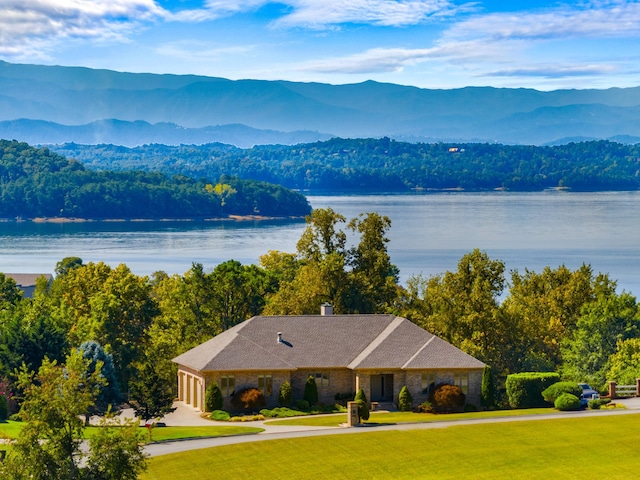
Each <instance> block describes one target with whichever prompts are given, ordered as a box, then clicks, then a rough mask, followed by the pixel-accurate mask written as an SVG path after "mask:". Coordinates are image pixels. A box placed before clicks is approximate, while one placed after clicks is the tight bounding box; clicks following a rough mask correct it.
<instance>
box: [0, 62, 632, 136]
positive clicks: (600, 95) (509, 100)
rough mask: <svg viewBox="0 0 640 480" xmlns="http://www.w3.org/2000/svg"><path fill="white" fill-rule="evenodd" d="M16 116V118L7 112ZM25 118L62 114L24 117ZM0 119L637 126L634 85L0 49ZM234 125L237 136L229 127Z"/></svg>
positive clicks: (225, 128) (207, 127) (570, 131)
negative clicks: (390, 75)
mask: <svg viewBox="0 0 640 480" xmlns="http://www.w3.org/2000/svg"><path fill="white" fill-rule="evenodd" d="M19 119H23V120H21V122H22V123H21V124H20V125H18V124H16V123H13V124H7V123H6V122H15V121H17V120H19ZM25 119H29V120H40V121H44V122H52V123H56V124H59V126H56V128H55V129H54V128H53V127H54V125H52V124H47V125H44V124H33V125H29V124H28V123H26V122H25V121H24V120H25ZM0 121H4V122H5V123H2V124H0V136H2V137H6V136H7V134H8V133H9V132H10V131H11V130H10V128H14V130H13V132H16V134H19V135H20V136H21V137H20V138H16V139H18V140H25V141H27V140H28V141H29V142H32V143H52V142H51V141H50V140H39V138H42V139H45V138H47V137H46V135H49V137H48V138H52V137H51V136H52V135H53V134H54V130H57V131H58V132H61V131H62V130H64V128H66V129H67V130H66V131H65V132H64V135H63V137H64V138H61V139H60V141H67V142H68V141H75V142H80V143H89V142H87V138H88V136H89V135H91V133H88V132H90V131H93V132H94V135H95V132H97V131H98V130H99V128H98V127H108V128H109V129H110V132H111V133H110V135H111V136H110V137H109V138H108V139H105V138H103V139H101V140H100V142H104V143H115V144H122V145H125V144H126V145H130V146H132V145H138V144H143V143H150V141H153V142H159V143H167V144H170V143H174V140H172V139H175V142H176V143H208V142H216V141H223V142H225V143H226V141H225V140H224V139H223V138H222V137H223V136H224V135H225V134H226V135H229V136H230V140H229V142H230V143H233V144H236V145H239V146H249V145H253V144H259V143H297V142H309V141H315V140H324V139H326V138H329V137H331V136H339V137H352V138H353V137H382V136H389V137H392V138H399V139H410V138H411V139H415V140H416V141H441V140H442V141H460V142H463V141H479V142H499V143H507V144H535V145H540V144H546V143H554V142H558V141H559V140H561V139H563V138H589V139H606V138H612V137H620V138H622V137H627V138H633V137H638V136H640V87H634V88H610V89H605V90H556V91H550V92H542V91H537V90H533V89H508V88H491V87H466V88H459V89H451V90H430V89H421V88H416V87H409V86H401V85H394V84H382V83H377V82H373V81H367V82H363V83H358V84H348V85H329V84H321V83H297V82H289V81H263V80H237V81H232V80H227V79H224V78H216V77H204V76H196V75H156V74H133V73H121V72H114V71H108V70H95V69H89V68H83V67H59V66H41V65H20V64H11V63H7V62H3V61H0ZM95 122H98V123H95ZM99 122H103V123H102V124H100V123H99ZM105 122H106V123H105ZM118 122H123V123H118ZM139 122H144V123H146V124H148V125H144V124H141V123H139ZM167 124H172V125H167ZM18 126H19V128H18ZM63 126H65V127H64V128H63ZM229 126H233V128H231V127H229ZM240 126H244V127H248V128H247V130H245V131H241V127H240ZM43 127H46V128H43ZM150 127H153V128H150ZM181 129H183V130H185V131H182V132H180V130H181ZM234 129H235V133H234V135H235V137H233V135H231V134H230V133H229V131H230V130H232V131H233V130H234ZM196 130H197V132H196ZM178 132H180V133H181V134H182V135H177V133H178ZM56 135H58V137H60V136H61V134H60V133H56ZM58 137H56V138H58ZM231 137H233V138H231ZM163 138H166V139H167V140H171V141H165V140H163ZM149 139H150V140H149ZM190 139H191V140H190ZM252 139H256V140H257V141H252ZM55 143H57V141H56V142H55ZM174 144H175V143H174Z"/></svg>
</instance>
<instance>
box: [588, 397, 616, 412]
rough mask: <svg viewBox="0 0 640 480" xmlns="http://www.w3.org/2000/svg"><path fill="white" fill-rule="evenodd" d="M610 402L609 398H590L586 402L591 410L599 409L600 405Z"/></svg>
mask: <svg viewBox="0 0 640 480" xmlns="http://www.w3.org/2000/svg"><path fill="white" fill-rule="evenodd" d="M609 402H611V399H610V398H592V399H591V400H589V401H588V402H587V406H588V407H589V408H590V409H592V410H600V407H603V406H604V405H607V404H608V403H609Z"/></svg>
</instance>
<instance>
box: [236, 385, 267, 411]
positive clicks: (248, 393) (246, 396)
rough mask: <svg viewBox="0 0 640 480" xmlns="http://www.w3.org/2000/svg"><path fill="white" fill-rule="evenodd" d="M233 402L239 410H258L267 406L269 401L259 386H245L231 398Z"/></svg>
mask: <svg viewBox="0 0 640 480" xmlns="http://www.w3.org/2000/svg"><path fill="white" fill-rule="evenodd" d="M231 404H232V405H233V406H234V407H235V408H236V409H237V410H244V411H256V410H259V409H261V408H263V407H265V406H266V405H267V401H266V399H265V398H264V395H263V394H262V392H261V391H260V390H258V389H257V388H245V389H243V390H240V391H239V392H236V394H235V395H234V396H233V397H232V399H231Z"/></svg>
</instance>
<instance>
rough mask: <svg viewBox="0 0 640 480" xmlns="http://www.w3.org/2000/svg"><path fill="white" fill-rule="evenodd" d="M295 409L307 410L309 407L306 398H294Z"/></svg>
mask: <svg viewBox="0 0 640 480" xmlns="http://www.w3.org/2000/svg"><path fill="white" fill-rule="evenodd" d="M295 406H296V409H298V410H302V411H303V412H308V411H309V410H310V409H311V407H310V406H309V402H307V401H306V400H296V405H295Z"/></svg>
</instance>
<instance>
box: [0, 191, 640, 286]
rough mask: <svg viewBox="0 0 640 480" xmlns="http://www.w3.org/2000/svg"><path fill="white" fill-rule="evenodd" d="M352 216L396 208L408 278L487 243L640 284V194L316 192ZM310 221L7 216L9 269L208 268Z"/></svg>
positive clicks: (398, 250) (247, 257) (263, 248)
mask: <svg viewBox="0 0 640 480" xmlns="http://www.w3.org/2000/svg"><path fill="white" fill-rule="evenodd" d="M309 201H310V203H311V205H312V206H313V207H314V208H326V207H331V208H333V209H334V210H335V211H337V212H339V213H342V214H343V215H344V216H345V217H347V219H350V218H353V217H355V216H357V215H358V214H359V213H363V212H374V211H375V212H378V213H380V214H382V215H387V216H388V217H389V218H390V219H391V222H392V227H391V230H390V231H389V233H388V237H389V239H390V242H389V253H390V255H391V259H392V261H393V262H394V263H395V264H396V265H398V267H399V268H400V272H401V280H402V281H403V282H404V281H406V279H407V278H408V277H409V276H411V275H415V274H419V273H423V274H424V275H432V274H436V273H442V272H444V271H446V270H454V269H455V268H456V265H457V262H458V260H459V259H460V257H461V256H462V255H464V254H465V253H467V252H469V251H471V250H473V249H474V248H480V249H482V250H485V251H487V253H488V254H489V255H490V257H491V258H493V259H499V260H502V261H504V262H505V263H506V266H507V269H508V270H511V269H518V270H520V271H523V270H524V268H525V267H526V268H529V269H530V270H535V271H540V270H541V269H542V268H543V267H545V266H547V265H548V266H551V267H553V268H555V267H557V266H559V265H561V264H565V265H567V266H568V267H570V268H572V269H575V268H577V267H579V266H580V265H581V264H582V263H583V262H584V263H588V264H591V266H592V267H593V269H594V271H596V272H603V273H609V274H610V276H611V278H613V279H617V280H618V285H619V290H622V289H624V290H627V291H631V292H633V293H635V294H638V292H640V278H638V273H639V272H640V241H639V239H640V222H639V221H638V218H637V217H638V215H637V212H638V210H639V207H640V192H615V193H611V192H606V193H567V192H555V191H553V192H552V191H550V192H537V193H507V192H496V193H464V192H454V193H437V194H414V195H366V196H356V195H354V196H310V197H309ZM303 229H304V222H288V221H269V222H253V221H246V222H216V223H213V222H211V223H206V224H203V223H190V222H162V223H150V222H142V223H84V224H64V225H58V224H55V225H54V224H32V223H27V222H25V223H19V224H16V223H5V224H0V271H4V272H49V273H53V270H54V268H55V264H56V262H58V261H59V260H60V259H62V258H63V257H66V256H78V257H81V258H82V259H83V260H84V261H85V263H86V262H89V261H93V262H97V261H104V262H106V263H108V264H110V265H112V266H116V265H118V264H119V263H126V264H127V265H128V266H129V267H130V268H131V270H132V271H133V272H134V273H137V274H139V275H149V274H151V273H153V272H155V271H157V270H164V271H165V272H167V273H180V274H182V273H184V272H186V271H187V270H188V269H189V268H190V266H191V263H192V262H200V263H202V264H204V266H205V268H206V269H208V270H211V269H213V268H214V267H215V266H216V265H217V264H218V263H220V262H223V261H225V260H229V259H236V260H239V261H240V262H242V263H256V262H257V261H258V257H259V256H260V255H262V254H264V253H266V252H267V251H269V250H281V251H286V252H294V251H295V245H296V242H297V241H298V239H299V237H300V235H301V233H302V231H303Z"/></svg>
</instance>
